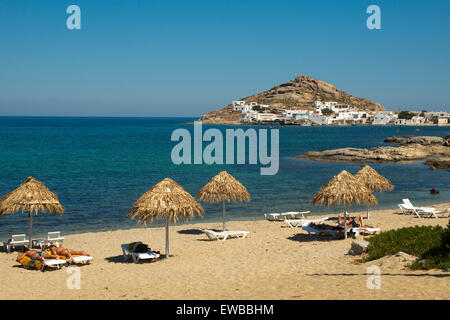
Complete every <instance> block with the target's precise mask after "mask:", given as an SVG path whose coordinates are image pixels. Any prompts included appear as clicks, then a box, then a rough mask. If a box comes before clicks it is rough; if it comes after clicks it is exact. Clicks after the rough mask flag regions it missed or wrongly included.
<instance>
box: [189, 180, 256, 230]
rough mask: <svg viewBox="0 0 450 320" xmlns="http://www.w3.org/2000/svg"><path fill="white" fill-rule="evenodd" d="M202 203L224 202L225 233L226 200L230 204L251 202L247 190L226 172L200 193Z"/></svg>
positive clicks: (204, 187) (211, 181) (198, 195)
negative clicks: (231, 202)
mask: <svg viewBox="0 0 450 320" xmlns="http://www.w3.org/2000/svg"><path fill="white" fill-rule="evenodd" d="M197 197H198V198H199V199H200V201H203V202H207V203H218V202H222V219H223V231H225V200H226V201H228V202H230V201H231V200H233V202H236V201H237V200H239V201H246V202H248V201H250V194H249V193H248V191H247V189H246V188H245V187H244V186H243V185H242V184H241V183H240V182H239V181H237V180H236V178H234V177H233V176H232V175H231V174H229V173H228V172H226V171H221V172H219V173H218V174H217V175H216V176H214V177H213V178H212V179H211V180H210V181H209V182H208V183H207V184H206V185H204V186H203V188H202V189H201V190H200V191H199V192H198V194H197Z"/></svg>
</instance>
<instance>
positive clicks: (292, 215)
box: [264, 211, 311, 221]
mask: <svg viewBox="0 0 450 320" xmlns="http://www.w3.org/2000/svg"><path fill="white" fill-rule="evenodd" d="M309 213H311V211H301V212H285V213H265V214H264V216H265V217H266V219H267V220H269V221H284V220H286V219H296V218H300V217H301V218H303V219H305V218H306V216H307V215H308V214H309Z"/></svg>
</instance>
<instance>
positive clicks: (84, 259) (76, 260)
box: [72, 256, 92, 264]
mask: <svg viewBox="0 0 450 320" xmlns="http://www.w3.org/2000/svg"><path fill="white" fill-rule="evenodd" d="M91 260H92V257H91V256H72V264H89V263H90V262H91Z"/></svg>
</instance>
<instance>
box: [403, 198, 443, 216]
mask: <svg viewBox="0 0 450 320" xmlns="http://www.w3.org/2000/svg"><path fill="white" fill-rule="evenodd" d="M398 206H399V208H400V210H401V211H402V213H403V214H407V213H414V214H415V215H416V216H417V217H419V218H421V217H422V216H430V217H435V218H437V214H436V209H435V208H432V207H414V206H413V204H412V203H411V201H409V199H403V203H402V204H399V205H398ZM439 213H442V212H439Z"/></svg>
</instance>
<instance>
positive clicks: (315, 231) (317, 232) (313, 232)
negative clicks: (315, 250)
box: [302, 225, 341, 238]
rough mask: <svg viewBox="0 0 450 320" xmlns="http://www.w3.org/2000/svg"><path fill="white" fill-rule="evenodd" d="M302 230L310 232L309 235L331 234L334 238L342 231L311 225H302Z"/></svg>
mask: <svg viewBox="0 0 450 320" xmlns="http://www.w3.org/2000/svg"><path fill="white" fill-rule="evenodd" d="M302 230H305V231H306V232H308V235H309V236H311V235H316V236H318V235H324V234H325V235H326V234H329V235H331V236H332V237H333V238H336V235H337V234H338V233H340V232H341V231H340V230H330V229H325V230H318V229H315V228H313V227H311V226H309V225H306V226H302Z"/></svg>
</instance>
